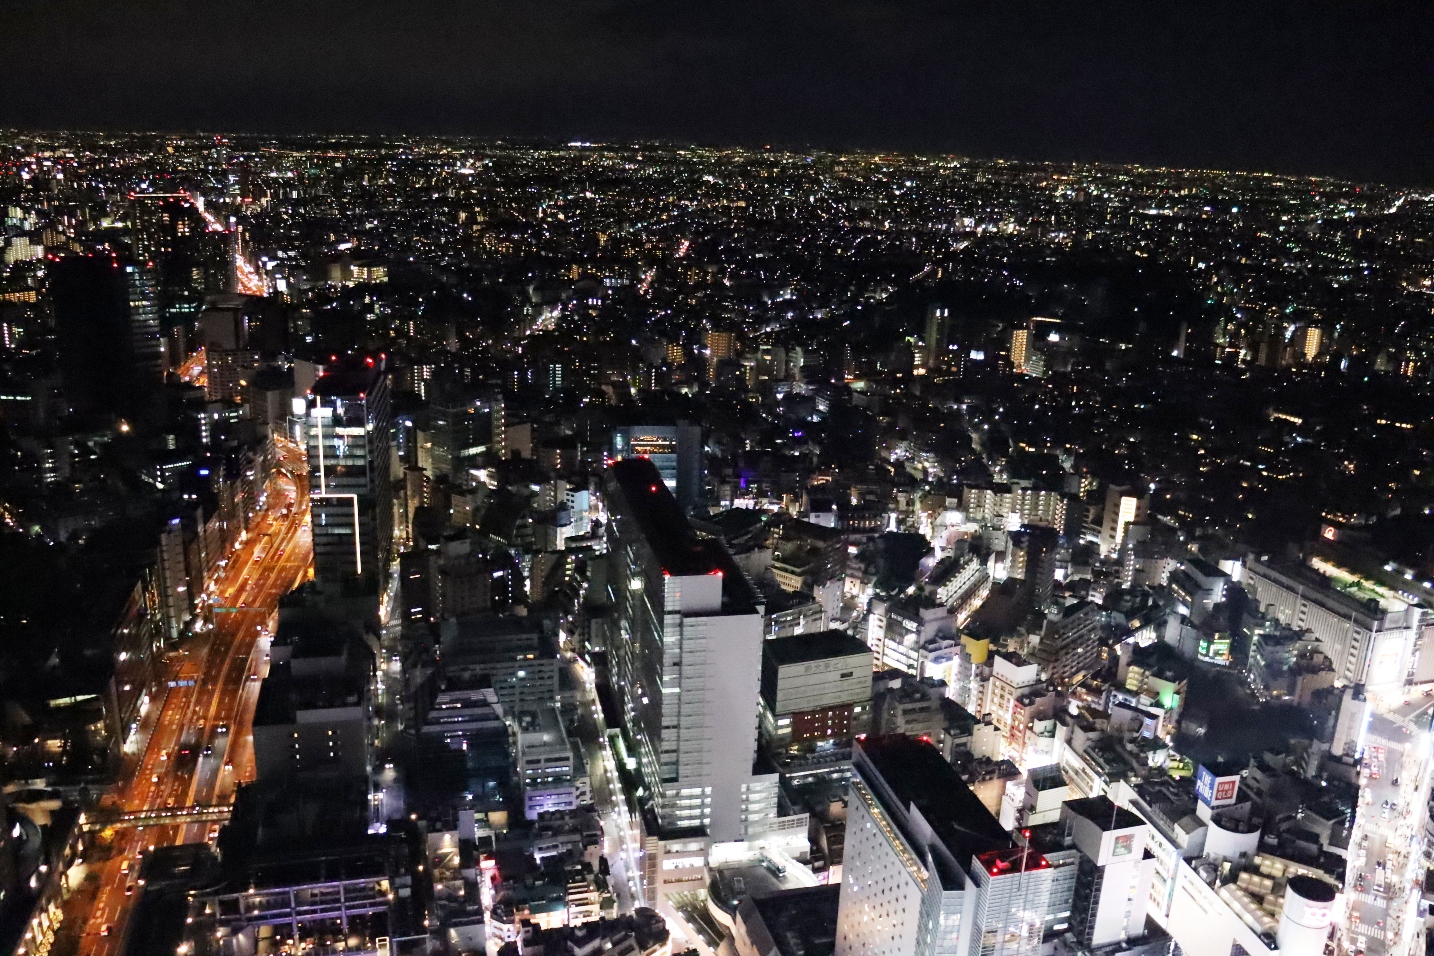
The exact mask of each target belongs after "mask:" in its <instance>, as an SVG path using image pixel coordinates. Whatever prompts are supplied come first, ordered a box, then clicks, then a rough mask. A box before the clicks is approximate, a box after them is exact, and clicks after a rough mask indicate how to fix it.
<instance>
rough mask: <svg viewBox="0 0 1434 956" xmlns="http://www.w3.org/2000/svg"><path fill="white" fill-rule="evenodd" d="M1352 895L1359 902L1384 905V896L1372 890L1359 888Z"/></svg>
mask: <svg viewBox="0 0 1434 956" xmlns="http://www.w3.org/2000/svg"><path fill="white" fill-rule="evenodd" d="M1352 895H1353V896H1354V898H1355V899H1357V900H1359V901H1360V902H1361V903H1369V904H1370V905H1372V906H1383V905H1384V897H1383V896H1381V895H1380V894H1378V893H1375V892H1374V891H1372V890H1361V891H1360V892H1358V893H1354V894H1352Z"/></svg>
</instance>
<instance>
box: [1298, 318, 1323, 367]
mask: <svg viewBox="0 0 1434 956" xmlns="http://www.w3.org/2000/svg"><path fill="white" fill-rule="evenodd" d="M1323 341H1324V333H1323V331H1321V329H1320V327H1319V326H1317V325H1302V326H1300V327H1299V328H1298V329H1296V330H1295V334H1294V340H1293V341H1292V342H1291V343H1290V344H1291V345H1293V346H1294V360H1295V361H1296V362H1313V361H1314V360H1315V356H1317V355H1319V348H1320V344H1321V343H1322V342H1323Z"/></svg>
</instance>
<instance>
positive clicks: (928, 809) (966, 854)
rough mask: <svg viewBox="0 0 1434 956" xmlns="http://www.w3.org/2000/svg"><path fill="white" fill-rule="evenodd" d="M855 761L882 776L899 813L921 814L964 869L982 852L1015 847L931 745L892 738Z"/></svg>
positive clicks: (866, 745) (866, 744)
mask: <svg viewBox="0 0 1434 956" xmlns="http://www.w3.org/2000/svg"><path fill="white" fill-rule="evenodd" d="M857 752H858V754H859V755H860V757H859V758H858V760H859V762H863V763H865V764H867V765H869V766H870V767H871V768H872V769H873V770H875V771H876V773H877V774H878V775H879V776H880V778H881V780H882V781H883V782H884V783H885V785H886V787H887V789H889V791H890V793H891V795H892V796H894V797H895V798H896V800H897V801H898V802H899V803H900V805H901V809H902V810H905V811H908V812H909V810H910V809H911V808H914V809H916V810H917V811H919V812H920V814H921V816H922V818H923V819H924V820H925V821H926V823H927V824H928V825H929V826H930V827H931V830H932V832H933V833H934V834H935V835H936V837H937V839H939V840H940V841H941V842H942V844H944V845H945V847H946V848H947V849H948V850H949V851H950V852H951V855H952V856H953V857H954V858H955V859H956V861H957V862H958V863H960V864H961V865H962V866H964V865H966V863H967V862H968V861H969V860H970V859H971V858H972V857H973V856H977V855H979V854H983V853H991V852H995V853H1001V852H1004V851H1009V850H1010V849H1011V848H1012V847H1013V845H1014V844H1013V843H1012V841H1011V835H1010V834H1009V833H1007V832H1006V830H1005V828H1004V827H1002V826H1001V824H1000V822H999V821H998V820H997V819H996V818H995V817H993V816H992V815H991V812H990V811H989V810H987V809H986V807H985V805H984V804H983V803H982V802H981V799H980V798H979V797H977V796H976V794H974V793H972V792H971V789H970V788H969V787H967V786H966V784H965V782H964V781H962V779H961V777H960V775H959V774H957V772H956V769H955V768H954V767H952V766H951V764H949V763H947V762H946V759H945V758H944V757H942V756H941V751H939V750H937V749H936V748H935V747H933V746H932V745H931V744H928V743H925V742H923V741H920V740H917V739H915V738H913V737H907V736H904V735H900V734H893V735H889V736H882V737H868V738H867V739H865V740H863V741H861V742H860V744H859V745H858V750H857Z"/></svg>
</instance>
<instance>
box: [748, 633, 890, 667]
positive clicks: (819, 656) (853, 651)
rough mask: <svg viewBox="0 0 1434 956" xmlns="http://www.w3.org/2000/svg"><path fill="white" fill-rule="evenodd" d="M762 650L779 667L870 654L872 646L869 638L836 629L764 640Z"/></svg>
mask: <svg viewBox="0 0 1434 956" xmlns="http://www.w3.org/2000/svg"><path fill="white" fill-rule="evenodd" d="M762 653H763V654H766V655H767V656H768V657H770V658H771V659H772V660H773V661H774V662H776V663H777V664H778V665H779V666H786V665H788V664H806V663H810V662H812V661H826V660H832V659H834V658H839V657H852V656H855V655H857V654H870V653H871V648H870V647H868V646H867V645H866V642H865V641H861V640H858V639H857V638H855V637H853V636H852V635H850V634H848V633H847V632H846V631H841V630H836V629H832V630H827V631H813V632H811V633H808V634H792V635H790V636H788V637H776V638H773V639H772V640H770V641H764V642H763V643H762Z"/></svg>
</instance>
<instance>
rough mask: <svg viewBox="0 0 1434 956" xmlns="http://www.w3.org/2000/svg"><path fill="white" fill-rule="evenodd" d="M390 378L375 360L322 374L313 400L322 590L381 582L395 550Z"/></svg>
mask: <svg viewBox="0 0 1434 956" xmlns="http://www.w3.org/2000/svg"><path fill="white" fill-rule="evenodd" d="M389 418H390V408H389V382H388V373H387V372H386V371H384V370H383V369H382V368H381V367H379V366H378V365H377V364H376V363H375V362H374V360H373V359H365V360H357V359H345V360H344V361H342V362H340V363H337V364H335V365H333V366H330V367H328V368H326V369H325V370H324V374H323V375H322V376H320V378H319V379H318V381H316V382H315V383H314V387H313V391H312V394H311V395H310V396H309V407H308V417H307V426H308V427H307V441H308V453H309V510H310V513H311V515H312V518H313V532H314V577H315V579H316V580H317V581H319V582H320V583H321V584H337V583H341V582H343V581H347V580H353V579H356V578H362V579H369V580H374V579H381V578H382V576H383V574H384V572H385V571H386V570H387V568H388V562H389V558H390V556H391V554H392V550H393V493H392V490H391V487H390V475H389V441H390V439H389V427H390V424H391V423H390V421H389Z"/></svg>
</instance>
